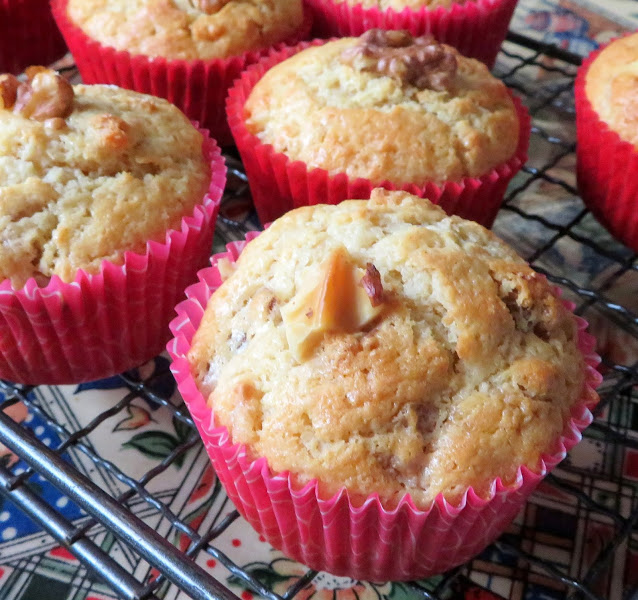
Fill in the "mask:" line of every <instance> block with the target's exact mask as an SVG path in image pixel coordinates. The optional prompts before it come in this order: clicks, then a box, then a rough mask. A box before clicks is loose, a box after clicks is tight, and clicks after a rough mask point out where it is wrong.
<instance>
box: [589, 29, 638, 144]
mask: <svg viewBox="0 0 638 600" xmlns="http://www.w3.org/2000/svg"><path fill="white" fill-rule="evenodd" d="M585 94H586V96H587V98H588V99H589V101H590V102H591V105H592V107H593V109H594V110H595V111H596V112H597V113H598V117H599V118H600V120H601V121H604V122H605V123H607V125H608V126H609V128H610V129H612V130H613V131H615V132H616V133H617V134H618V135H619V136H620V137H621V138H622V139H623V140H626V141H628V142H630V143H631V144H633V145H634V146H635V147H636V148H638V33H636V34H633V35H629V36H626V37H623V38H620V39H618V40H616V41H614V42H612V43H611V44H609V46H607V47H606V48H605V49H604V50H603V51H602V52H601V53H600V54H599V56H598V57H597V58H596V60H594V62H593V63H592V64H591V65H590V67H589V69H588V71H587V75H586V77H585Z"/></svg>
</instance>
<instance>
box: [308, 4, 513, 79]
mask: <svg viewBox="0 0 638 600" xmlns="http://www.w3.org/2000/svg"><path fill="white" fill-rule="evenodd" d="M306 2H307V4H308V6H310V7H311V8H312V10H313V11H314V28H313V33H315V35H317V36H318V37H331V36H337V37H345V36H357V37H358V36H359V35H361V34H362V33H363V32H364V31H367V30H368V29H373V28H379V29H407V30H408V31H409V32H410V33H411V34H412V35H414V36H418V35H423V34H425V33H431V34H432V35H433V36H434V37H435V38H436V39H437V40H438V41H439V42H444V43H446V44H449V45H450V46H454V47H455V48H457V49H458V50H459V52H460V53H461V54H464V55H465V56H470V57H472V58H477V59H478V60H480V61H482V62H484V63H485V64H486V65H487V66H488V67H490V68H491V67H492V66H493V65H494V62H495V60H496V55H497V54H498V51H499V50H500V48H501V45H502V43H503V40H504V39H505V36H506V35H507V29H508V27H509V23H510V20H511V19H512V15H513V14H514V9H515V8H516V2H517V0H467V1H466V2H465V3H464V4H457V3H454V4H452V6H451V7H449V8H446V7H443V6H439V7H437V8H434V9H431V8H428V7H423V8H421V9H419V10H415V9H410V8H405V9H404V10H401V11H395V10H393V9H388V10H380V9H379V8H363V6H362V5H361V4H357V5H355V6H349V5H348V4H346V3H345V2H334V1H332V0H306Z"/></svg>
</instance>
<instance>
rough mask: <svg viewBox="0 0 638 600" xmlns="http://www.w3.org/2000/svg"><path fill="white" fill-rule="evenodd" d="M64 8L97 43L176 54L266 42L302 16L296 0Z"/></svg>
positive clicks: (97, 3)
mask: <svg viewBox="0 0 638 600" xmlns="http://www.w3.org/2000/svg"><path fill="white" fill-rule="evenodd" d="M67 11H68V15H69V17H70V19H71V20H72V21H73V22H74V23H75V24H76V25H78V26H79V27H80V28H81V29H82V30H84V32H85V33H86V34H87V35H88V36H89V37H91V38H93V39H95V40H97V41H98V42H100V43H101V44H104V45H106V46H113V47H114V48H117V49H118V50H127V51H129V52H131V53H132V54H143V55H145V56H153V57H155V56H163V57H165V58H177V59H197V58H201V59H210V58H226V57H229V56H235V55H238V54H243V53H244V52H248V51H250V50H259V49H261V48H267V47H268V46H272V45H273V44H276V43H278V42H281V41H284V40H286V39H287V38H289V37H290V36H291V35H293V34H294V33H295V32H297V31H298V30H299V28H300V27H301V24H302V22H303V7H302V2H301V0H69V3H68V8H67Z"/></svg>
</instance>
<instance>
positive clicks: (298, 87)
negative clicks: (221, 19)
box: [245, 30, 519, 185]
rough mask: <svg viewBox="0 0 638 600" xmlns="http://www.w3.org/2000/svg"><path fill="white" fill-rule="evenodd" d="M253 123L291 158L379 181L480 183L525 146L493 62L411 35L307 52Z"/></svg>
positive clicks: (254, 101)
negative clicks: (475, 180)
mask: <svg viewBox="0 0 638 600" xmlns="http://www.w3.org/2000/svg"><path fill="white" fill-rule="evenodd" d="M401 37H403V38H404V39H403V41H401V39H400V38H401ZM245 115H246V126H247V128H248V130H249V131H250V132H251V133H253V134H255V135H256V136H257V137H258V138H259V139H260V140H261V141H262V142H263V143H267V144H272V145H273V147H274V149H275V150H276V151H278V152H283V153H284V154H286V155H287V156H288V157H289V158H290V159H291V160H301V161H303V162H305V163H306V164H307V165H308V166H309V167H311V168H323V169H326V170H328V171H329V172H330V173H331V174H333V175H334V174H337V173H342V172H345V173H346V174H347V175H348V176H350V177H364V178H367V179H370V180H372V181H373V183H381V182H382V181H384V180H386V179H388V180H390V181H392V182H397V183H415V184H417V185H421V184H423V183H425V182H426V181H435V182H442V181H446V180H460V179H462V178H463V177H466V176H470V177H476V176H480V175H483V174H484V173H486V172H488V171H490V169H492V168H493V167H495V166H497V165H500V164H502V163H504V162H506V161H507V160H509V159H510V158H511V157H512V155H513V154H514V153H515V151H516V148H517V146H518V138H519V123H518V118H517V115H516V109H515V107H514V104H513V102H512V99H511V98H510V96H509V94H508V91H507V88H506V87H505V85H504V84H503V83H502V82H501V81H499V80H497V79H496V78H495V77H493V76H492V75H491V74H490V72H489V71H488V69H487V67H486V66H485V65H484V64H482V63H481V62H479V61H477V60H474V59H471V58H466V57H464V56H462V55H460V54H459V53H458V52H457V51H456V50H455V49H454V48H452V47H450V46H446V45H444V44H437V43H436V42H434V41H433V40H432V38H429V39H427V40H425V41H424V40H423V39H422V38H415V39H413V38H412V37H411V36H410V35H409V34H407V33H405V32H382V31H380V30H371V31H368V32H367V33H365V34H364V35H363V36H361V38H343V39H341V40H338V41H334V42H328V43H326V44H324V45H322V46H315V47H310V48H308V49H306V50H303V51H302V52H299V53H298V54H296V55H294V56H292V57H291V58H289V59H287V60H285V61H283V62H282V63H280V64H278V65H276V66H274V67H273V68H272V69H270V70H268V71H267V72H266V73H265V74H264V76H263V77H262V78H261V79H260V80H259V81H258V82H257V84H256V85H255V87H254V88H253V90H252V92H251V93H250V96H249V97H248V99H247V101H246V105H245Z"/></svg>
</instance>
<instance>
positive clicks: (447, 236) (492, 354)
mask: <svg viewBox="0 0 638 600" xmlns="http://www.w3.org/2000/svg"><path fill="white" fill-rule="evenodd" d="M223 267H224V269H223V271H224V272H227V273H229V276H228V278H227V279H226V280H225V281H224V283H223V284H222V286H221V287H220V288H219V289H218V290H217V291H216V292H215V293H214V294H213V296H212V298H211V300H210V301H209V303H208V306H207V307H206V312H205V314H204V316H203V319H202V322H201V325H200V327H199V329H198V331H197V332H196V335H195V337H194V340H193V344H192V348H191V351H190V353H189V361H190V364H191V369H192V372H193V375H194V376H195V378H196V380H197V381H198V382H199V385H200V387H201V389H202V390H203V392H204V395H205V397H207V398H208V402H209V405H210V406H211V407H212V409H213V411H214V413H215V416H216V420H217V423H219V424H222V425H225V426H226V427H228V428H229V430H230V431H231V434H232V439H233V441H234V442H241V443H244V444H247V445H248V446H249V448H250V450H251V454H252V455H253V456H255V457H259V456H264V457H265V458H266V459H267V461H268V463H269V465H270V467H271V468H272V469H273V471H275V472H281V471H284V470H288V469H289V470H290V471H291V472H292V473H293V477H294V478H295V480H296V481H298V482H305V481H308V480H310V479H312V478H315V477H316V478H318V479H319V482H320V487H321V489H322V490H323V492H322V493H325V494H331V493H333V492H336V491H337V490H339V489H340V488H341V487H342V486H345V487H346V488H347V489H348V490H349V492H350V493H351V494H353V495H354V497H355V498H356V497H364V496H367V495H369V494H371V493H374V492H378V493H379V494H380V496H381V498H382V499H384V500H385V501H386V502H388V503H392V502H393V501H398V499H399V498H401V497H402V496H403V495H405V494H406V493H409V494H411V495H412V498H413V499H414V501H415V502H416V504H417V505H418V506H421V507H427V505H428V504H429V503H430V502H431V501H432V500H433V499H434V498H435V496H436V495H437V494H438V493H439V492H443V494H445V496H446V498H447V499H448V500H451V501H457V500H458V499H459V498H460V496H461V495H462V494H463V493H464V492H465V490H466V489H467V486H474V488H475V489H476V491H477V492H478V493H480V494H486V493H487V490H488V486H489V484H490V483H491V482H492V481H493V479H494V478H496V477H501V478H503V480H504V481H505V482H506V483H511V482H512V481H513V480H514V478H515V477H516V472H517V469H518V468H519V467H520V466H521V465H528V466H529V467H531V468H532V469H533V468H536V467H537V465H538V462H539V456H540V454H541V453H543V452H545V451H551V450H553V449H554V448H553V444H554V443H556V441H557V438H558V436H559V435H560V433H561V432H562V431H563V429H564V426H565V423H566V419H567V418H568V415H569V414H570V407H571V406H572V405H573V404H574V402H575V401H576V400H578V399H579V397H580V394H581V393H582V389H583V381H584V370H585V365H584V361H583V358H582V356H581V353H580V351H579V350H578V347H577V326H576V323H575V319H574V317H573V315H572V314H571V313H570V312H569V311H567V309H566V308H565V307H564V306H563V304H562V303H561V301H560V300H559V299H557V298H556V297H555V296H554V294H553V293H552V290H551V288H550V285H549V284H548V283H547V281H546V280H545V278H544V277H542V276H540V275H538V274H537V273H536V272H534V271H533V270H532V269H531V268H530V267H529V266H528V265H527V264H526V263H525V262H524V261H523V260H522V259H521V258H520V257H519V256H518V255H517V254H516V253H515V252H514V250H512V249H511V248H510V247H509V246H507V245H506V244H505V243H504V242H503V241H501V240H500V239H498V238H497V237H496V236H495V235H493V234H492V233H491V232H489V231H488V230H486V229H484V228H483V227H481V226H480V225H478V224H476V223H474V222H471V221H466V220H463V219H460V218H458V217H447V216H446V215H445V213H444V212H443V211H442V210H441V209H440V208H438V207H436V206H434V205H432V204H431V203H430V202H429V201H427V200H424V199H420V198H417V197H415V196H411V195H409V194H406V193H404V192H389V191H385V190H375V191H374V192H373V194H372V198H371V199H370V201H369V202H366V201H361V200H358V201H346V202H343V203H341V204H339V205H337V206H324V205H319V206H312V207H306V208H300V209H297V210H294V211H292V212H289V213H287V214H286V215H284V216H283V217H281V218H280V219H278V220H277V221H275V222H274V223H273V225H272V226H271V227H270V228H269V229H267V230H266V231H265V232H264V233H262V234H261V235H260V236H259V237H258V238H256V239H255V240H253V241H252V242H250V243H249V244H248V245H247V247H246V248H245V250H244V251H243V252H242V254H241V256H240V258H239V260H238V262H237V264H236V267H235V268H232V265H229V264H223Z"/></svg>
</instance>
